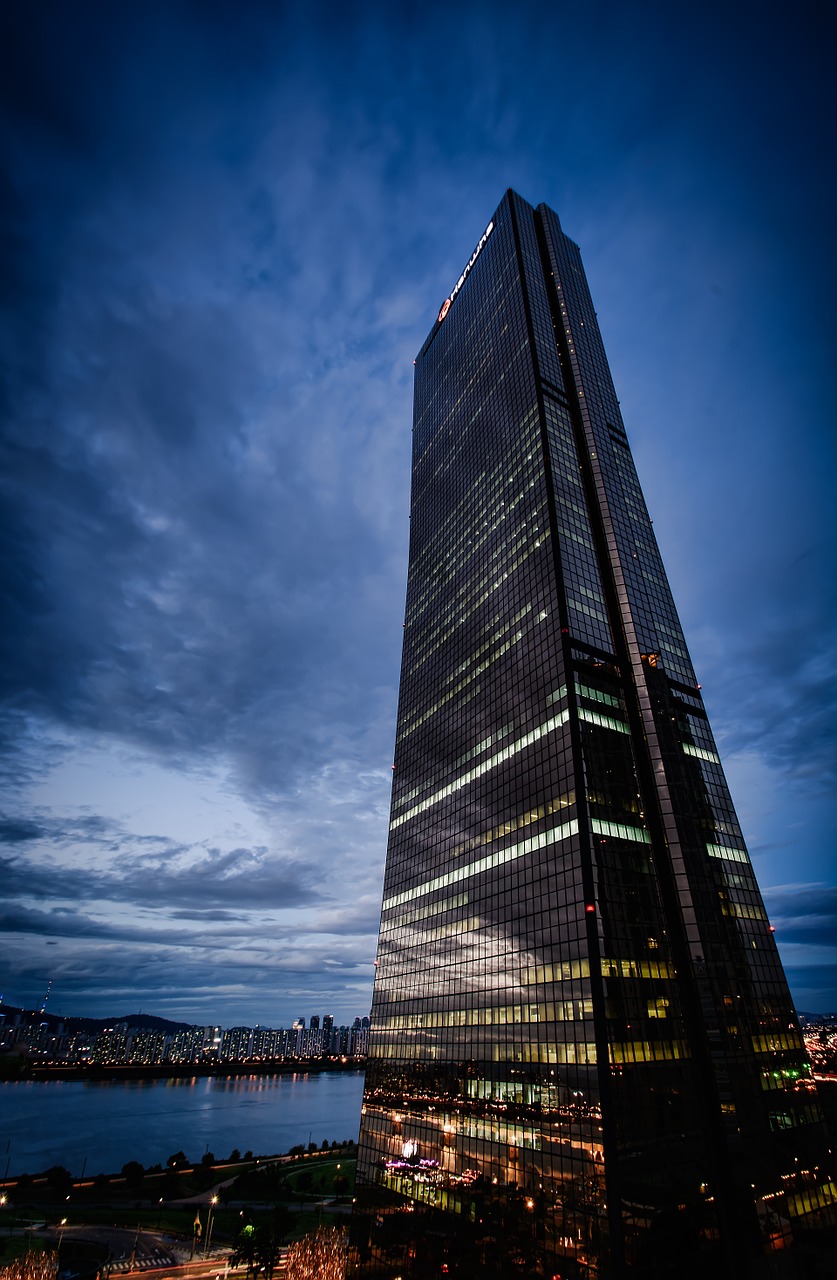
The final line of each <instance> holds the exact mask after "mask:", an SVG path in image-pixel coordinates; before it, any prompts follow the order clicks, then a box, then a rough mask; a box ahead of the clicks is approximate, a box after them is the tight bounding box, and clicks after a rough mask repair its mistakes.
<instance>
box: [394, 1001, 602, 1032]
mask: <svg viewBox="0 0 837 1280" xmlns="http://www.w3.org/2000/svg"><path fill="white" fill-rule="evenodd" d="M592 1016H593V1002H592V1000H559V1001H552V1000H549V1001H540V1002H538V1003H537V1004H509V1005H491V1006H488V1007H485V1008H480V1009H440V1010H435V1011H431V1012H429V1013H400V1014H395V1015H394V1016H392V1017H390V1018H384V1019H383V1020H381V1021H380V1022H378V1021H377V1020H376V1024H375V1026H376V1030H377V1029H378V1028H380V1029H381V1030H382V1031H407V1030H416V1029H421V1030H427V1029H432V1028H436V1027H491V1026H505V1025H506V1024H507V1023H516V1022H578V1021H580V1020H582V1019H584V1018H592Z"/></svg>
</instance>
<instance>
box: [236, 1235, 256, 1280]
mask: <svg viewBox="0 0 837 1280" xmlns="http://www.w3.org/2000/svg"><path fill="white" fill-rule="evenodd" d="M230 1262H231V1263H232V1265H233V1266H234V1267H240V1266H241V1265H242V1264H244V1265H246V1267H247V1271H248V1274H249V1273H250V1272H251V1271H254V1270H255V1268H256V1228H255V1227H254V1226H253V1224H252V1222H248V1223H247V1224H246V1225H245V1226H243V1227H242V1228H241V1230H240V1231H239V1233H238V1235H237V1236H236V1238H235V1240H233V1247H232V1252H231V1253H230Z"/></svg>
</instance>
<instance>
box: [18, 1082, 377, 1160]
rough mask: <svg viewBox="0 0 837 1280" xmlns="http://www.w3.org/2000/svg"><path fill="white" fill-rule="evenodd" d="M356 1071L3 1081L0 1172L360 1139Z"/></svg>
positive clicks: (265, 1151)
mask: <svg viewBox="0 0 837 1280" xmlns="http://www.w3.org/2000/svg"><path fill="white" fill-rule="evenodd" d="M362 1096H363V1072H362V1071H343V1072H323V1073H322V1074H319V1075H316V1074H302V1073H300V1074H297V1075H277V1076H235V1077H233V1076H230V1077H225V1078H217V1077H202V1078H194V1079H183V1080H124V1081H123V1080H120V1081H95V1082H94V1081H83V1080H55V1081H53V1080H37V1081H16V1082H10V1083H3V1084H0V1174H2V1173H4V1171H5V1169H6V1167H7V1165H8V1172H9V1174H10V1175H14V1174H20V1173H40V1172H42V1171H43V1170H44V1169H48V1168H49V1167H50V1166H51V1165H55V1164H60V1165H63V1166H64V1167H65V1168H66V1169H69V1171H70V1173H72V1174H73V1176H74V1177H76V1178H78V1177H80V1175H81V1173H82V1170H84V1171H85V1173H86V1174H87V1175H88V1176H89V1175H95V1174H97V1173H118V1172H119V1170H120V1169H121V1168H122V1166H123V1165H124V1164H126V1163H127V1162H128V1161H129V1160H138V1161H139V1162H140V1164H143V1165H145V1166H146V1167H148V1166H149V1165H152V1164H162V1165H165V1163H166V1160H167V1159H168V1157H169V1156H170V1155H171V1154H172V1153H173V1152H175V1151H184V1152H185V1153H186V1156H187V1158H188V1159H189V1160H190V1161H193V1162H196V1161H198V1160H200V1158H201V1156H202V1155H203V1154H204V1152H205V1151H207V1150H209V1151H211V1152H213V1153H214V1155H215V1156H216V1158H217V1159H218V1160H222V1159H225V1158H226V1157H227V1156H228V1155H229V1154H230V1152H231V1151H232V1150H233V1148H234V1147H238V1149H239V1150H240V1151H241V1152H242V1153H243V1152H245V1151H248V1150H249V1151H252V1152H253V1154H254V1155H274V1154H276V1153H278V1152H283V1151H287V1150H288V1148H289V1147H292V1146H295V1145H296V1144H297V1143H299V1142H304V1143H307V1142H308V1141H309V1140H310V1141H313V1142H316V1143H317V1145H318V1146H319V1145H320V1144H321V1143H322V1141H323V1139H324V1138H325V1139H327V1140H328V1141H329V1143H330V1142H331V1141H332V1140H333V1139H336V1140H337V1141H338V1142H343V1141H347V1140H348V1139H349V1138H353V1139H354V1140H355V1141H357V1136H358V1128H359V1125H360V1105H361V1100H362Z"/></svg>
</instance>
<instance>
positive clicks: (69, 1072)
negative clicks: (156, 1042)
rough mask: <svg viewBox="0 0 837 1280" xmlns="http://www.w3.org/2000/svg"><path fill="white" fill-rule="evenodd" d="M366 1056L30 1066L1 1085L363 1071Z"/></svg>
mask: <svg viewBox="0 0 837 1280" xmlns="http://www.w3.org/2000/svg"><path fill="white" fill-rule="evenodd" d="M365 1068H366V1058H365V1057H362V1058H339V1059H337V1060H332V1059H325V1060H323V1059H320V1058H299V1059H297V1060H296V1061H293V1062H188V1063H186V1062H184V1063H179V1062H178V1063H174V1062H160V1063H151V1064H149V1065H147V1066H142V1065H138V1064H136V1063H126V1064H125V1065H124V1066H123V1065H120V1064H118V1063H109V1064H107V1065H104V1064H102V1065H100V1064H96V1063H85V1064H84V1065H81V1064H73V1065H70V1066H66V1067H62V1066H41V1067H36V1066H31V1067H29V1068H28V1070H26V1071H25V1072H23V1073H21V1074H20V1075H18V1076H7V1077H6V1078H5V1079H3V1080H0V1084H27V1083H29V1082H30V1081H37V1082H38V1083H41V1082H43V1081H50V1080H51V1081H60V1080H84V1081H89V1082H91V1083H97V1082H102V1083H104V1082H109V1083H110V1082H114V1081H120V1080H190V1079H196V1080H197V1079H200V1080H203V1079H207V1078H211V1077H216V1078H218V1079H225V1078H230V1077H240V1076H280V1075H324V1074H329V1073H332V1072H345V1071H363V1070H365Z"/></svg>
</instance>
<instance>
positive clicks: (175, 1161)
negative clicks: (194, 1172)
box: [166, 1151, 189, 1169]
mask: <svg viewBox="0 0 837 1280" xmlns="http://www.w3.org/2000/svg"><path fill="white" fill-rule="evenodd" d="M166 1164H167V1165H168V1167H169V1168H170V1169H188V1168H189V1161H188V1160H187V1158H186V1156H185V1154H184V1153H183V1152H182V1151H175V1153H174V1155H172V1156H169V1158H168V1160H167V1161H166Z"/></svg>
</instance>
